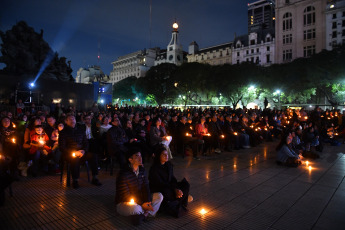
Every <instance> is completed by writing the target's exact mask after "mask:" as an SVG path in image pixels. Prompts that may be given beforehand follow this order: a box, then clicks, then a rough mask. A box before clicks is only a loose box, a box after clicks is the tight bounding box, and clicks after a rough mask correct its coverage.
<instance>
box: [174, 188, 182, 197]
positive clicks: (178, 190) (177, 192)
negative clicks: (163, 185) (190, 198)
mask: <svg viewBox="0 0 345 230" xmlns="http://www.w3.org/2000/svg"><path fill="white" fill-rule="evenodd" d="M175 193H176V198H181V197H182V196H183V192H182V191H181V190H180V189H175Z"/></svg>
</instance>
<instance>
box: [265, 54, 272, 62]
mask: <svg viewBox="0 0 345 230" xmlns="http://www.w3.org/2000/svg"><path fill="white" fill-rule="evenodd" d="M270 62H271V56H270V55H269V54H267V55H266V63H270Z"/></svg>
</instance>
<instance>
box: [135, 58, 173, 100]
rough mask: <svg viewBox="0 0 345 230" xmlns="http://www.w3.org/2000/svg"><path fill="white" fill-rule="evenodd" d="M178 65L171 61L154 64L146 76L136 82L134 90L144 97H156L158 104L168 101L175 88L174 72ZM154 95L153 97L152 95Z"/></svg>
mask: <svg viewBox="0 0 345 230" xmlns="http://www.w3.org/2000/svg"><path fill="white" fill-rule="evenodd" d="M176 69H177V66H176V65H174V64H170V63H163V64H160V65H158V66H153V67H151V69H150V70H149V71H147V73H146V76H145V77H143V78H139V79H138V80H137V81H136V82H135V86H134V90H135V92H136V93H137V94H139V95H140V97H142V98H147V96H148V95H150V97H149V98H151V99H152V98H154V99H155V101H156V102H157V104H158V105H162V104H164V103H168V101H170V100H172V98H171V96H172V95H173V93H172V91H173V90H174V89H173V88H174V83H173V79H172V76H173V73H174V71H175V70H176ZM152 96H153V97H152Z"/></svg>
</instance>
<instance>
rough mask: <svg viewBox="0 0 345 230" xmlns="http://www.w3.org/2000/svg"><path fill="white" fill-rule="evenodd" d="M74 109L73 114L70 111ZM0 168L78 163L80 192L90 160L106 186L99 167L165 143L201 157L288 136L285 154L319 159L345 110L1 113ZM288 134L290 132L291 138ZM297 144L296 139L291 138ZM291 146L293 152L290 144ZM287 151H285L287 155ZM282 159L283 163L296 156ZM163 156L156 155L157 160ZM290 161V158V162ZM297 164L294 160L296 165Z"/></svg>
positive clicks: (150, 152) (28, 169) (15, 170)
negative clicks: (85, 164)
mask: <svg viewBox="0 0 345 230" xmlns="http://www.w3.org/2000/svg"><path fill="white" fill-rule="evenodd" d="M67 112H68V113H67ZM0 117H1V124H0V154H1V157H0V161H1V162H0V163H1V164H2V165H6V166H1V170H2V172H10V174H11V176H12V177H13V178H15V179H18V178H19V177H20V176H27V174H28V173H29V174H31V175H32V176H33V177H35V176H37V175H39V174H42V173H60V171H61V166H63V163H64V162H68V163H69V164H70V165H71V174H72V179H73V187H74V188H78V187H79V184H78V178H79V165H80V163H81V162H82V161H85V160H87V161H88V163H89V165H90V168H91V172H92V176H93V178H92V181H91V182H92V184H94V185H97V186H100V185H101V183H100V181H99V180H98V177H97V175H98V171H99V168H100V167H99V166H100V164H101V163H103V162H105V163H106V162H109V160H111V159H113V158H114V159H117V161H118V163H119V165H120V168H122V169H123V168H127V167H128V158H127V157H126V154H127V153H128V152H129V149H132V148H137V149H140V153H141V157H142V158H143V161H144V162H149V161H150V160H151V159H152V158H153V157H154V156H156V155H157V154H158V153H159V149H160V147H161V146H162V145H163V146H164V148H165V149H166V152H167V154H168V159H169V160H170V159H172V158H173V157H175V156H178V155H182V156H185V155H186V154H188V151H187V150H188V149H190V150H191V151H192V154H193V157H194V159H196V160H200V158H199V156H200V155H201V154H203V155H207V154H211V153H212V152H213V151H214V152H215V153H216V154H220V153H221V152H222V151H223V150H225V151H233V150H238V149H241V148H245V149H246V148H251V147H255V146H257V145H259V144H260V143H262V142H263V141H272V140H274V139H277V138H281V137H283V139H282V140H283V142H282V143H281V144H280V146H279V148H278V150H279V151H280V153H281V152H284V154H285V155H286V154H287V153H286V152H287V149H289V150H291V152H292V151H293V152H294V153H295V154H294V155H293V156H292V155H291V154H290V155H288V156H289V157H292V158H296V159H298V158H301V157H300V156H299V154H300V153H303V156H306V157H314V158H315V157H317V155H316V154H315V151H311V150H313V149H315V150H318V151H322V146H323V143H330V144H332V145H338V144H339V142H337V141H336V140H335V139H336V137H337V135H339V134H341V133H340V131H342V130H344V124H343V123H345V122H343V115H342V114H341V113H340V111H328V110H327V111H321V109H320V108H316V109H315V110H313V111H311V112H308V113H307V112H306V111H304V110H303V109H302V110H291V109H286V110H271V109H266V110H258V109H246V108H244V109H236V110H233V109H231V108H224V109H214V108H210V109H201V108H194V109H190V108H188V109H185V110H183V111H182V110H180V109H176V108H171V109H167V108H165V107H146V108H144V107H121V108H120V107H112V108H110V109H108V110H107V111H88V112H82V111H75V110H73V109H72V108H70V109H69V110H68V111H63V110H62V109H61V107H59V113H56V112H54V111H53V112H51V113H48V112H42V111H35V113H33V114H31V113H30V112H28V111H27V112H23V113H21V114H18V115H17V116H14V115H13V114H12V113H11V112H8V111H1V112H0ZM286 130H289V132H290V135H287V136H286V133H287V132H286ZM343 136H345V135H343ZM290 139H291V141H290V142H289V141H288V140H290ZM284 146H287V147H288V148H286V147H284ZM281 149H282V150H281ZM284 154H278V156H281V155H282V157H278V161H279V162H280V163H282V164H286V162H288V163H287V164H289V162H290V161H291V159H289V157H288V158H286V156H285V155H284ZM155 159H157V156H156V158H155ZM288 159H289V160H288ZM294 162H295V161H294Z"/></svg>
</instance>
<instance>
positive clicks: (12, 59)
mask: <svg viewBox="0 0 345 230" xmlns="http://www.w3.org/2000/svg"><path fill="white" fill-rule="evenodd" d="M0 37H1V40H2V44H1V53H2V56H0V62H1V63H4V64H5V65H6V67H5V68H4V69H3V73H4V74H13V75H18V76H21V77H23V78H30V79H32V78H34V77H35V76H36V75H37V74H38V72H39V70H40V68H41V66H42V65H43V63H44V62H45V61H46V62H47V60H48V62H47V67H46V68H45V69H44V72H43V73H42V75H41V77H43V78H51V79H57V80H62V81H68V80H71V79H73V77H72V76H71V73H72V69H71V68H70V66H69V65H68V64H67V63H66V58H65V57H60V58H59V56H58V54H57V53H54V52H53V50H52V49H51V48H50V46H49V44H48V43H47V42H46V41H44V39H43V30H41V32H40V33H37V32H35V31H34V29H33V28H32V27H30V26H28V25H27V24H26V22H24V21H20V22H18V23H17V24H16V25H14V26H13V27H12V29H10V30H8V31H6V32H3V31H0Z"/></svg>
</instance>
